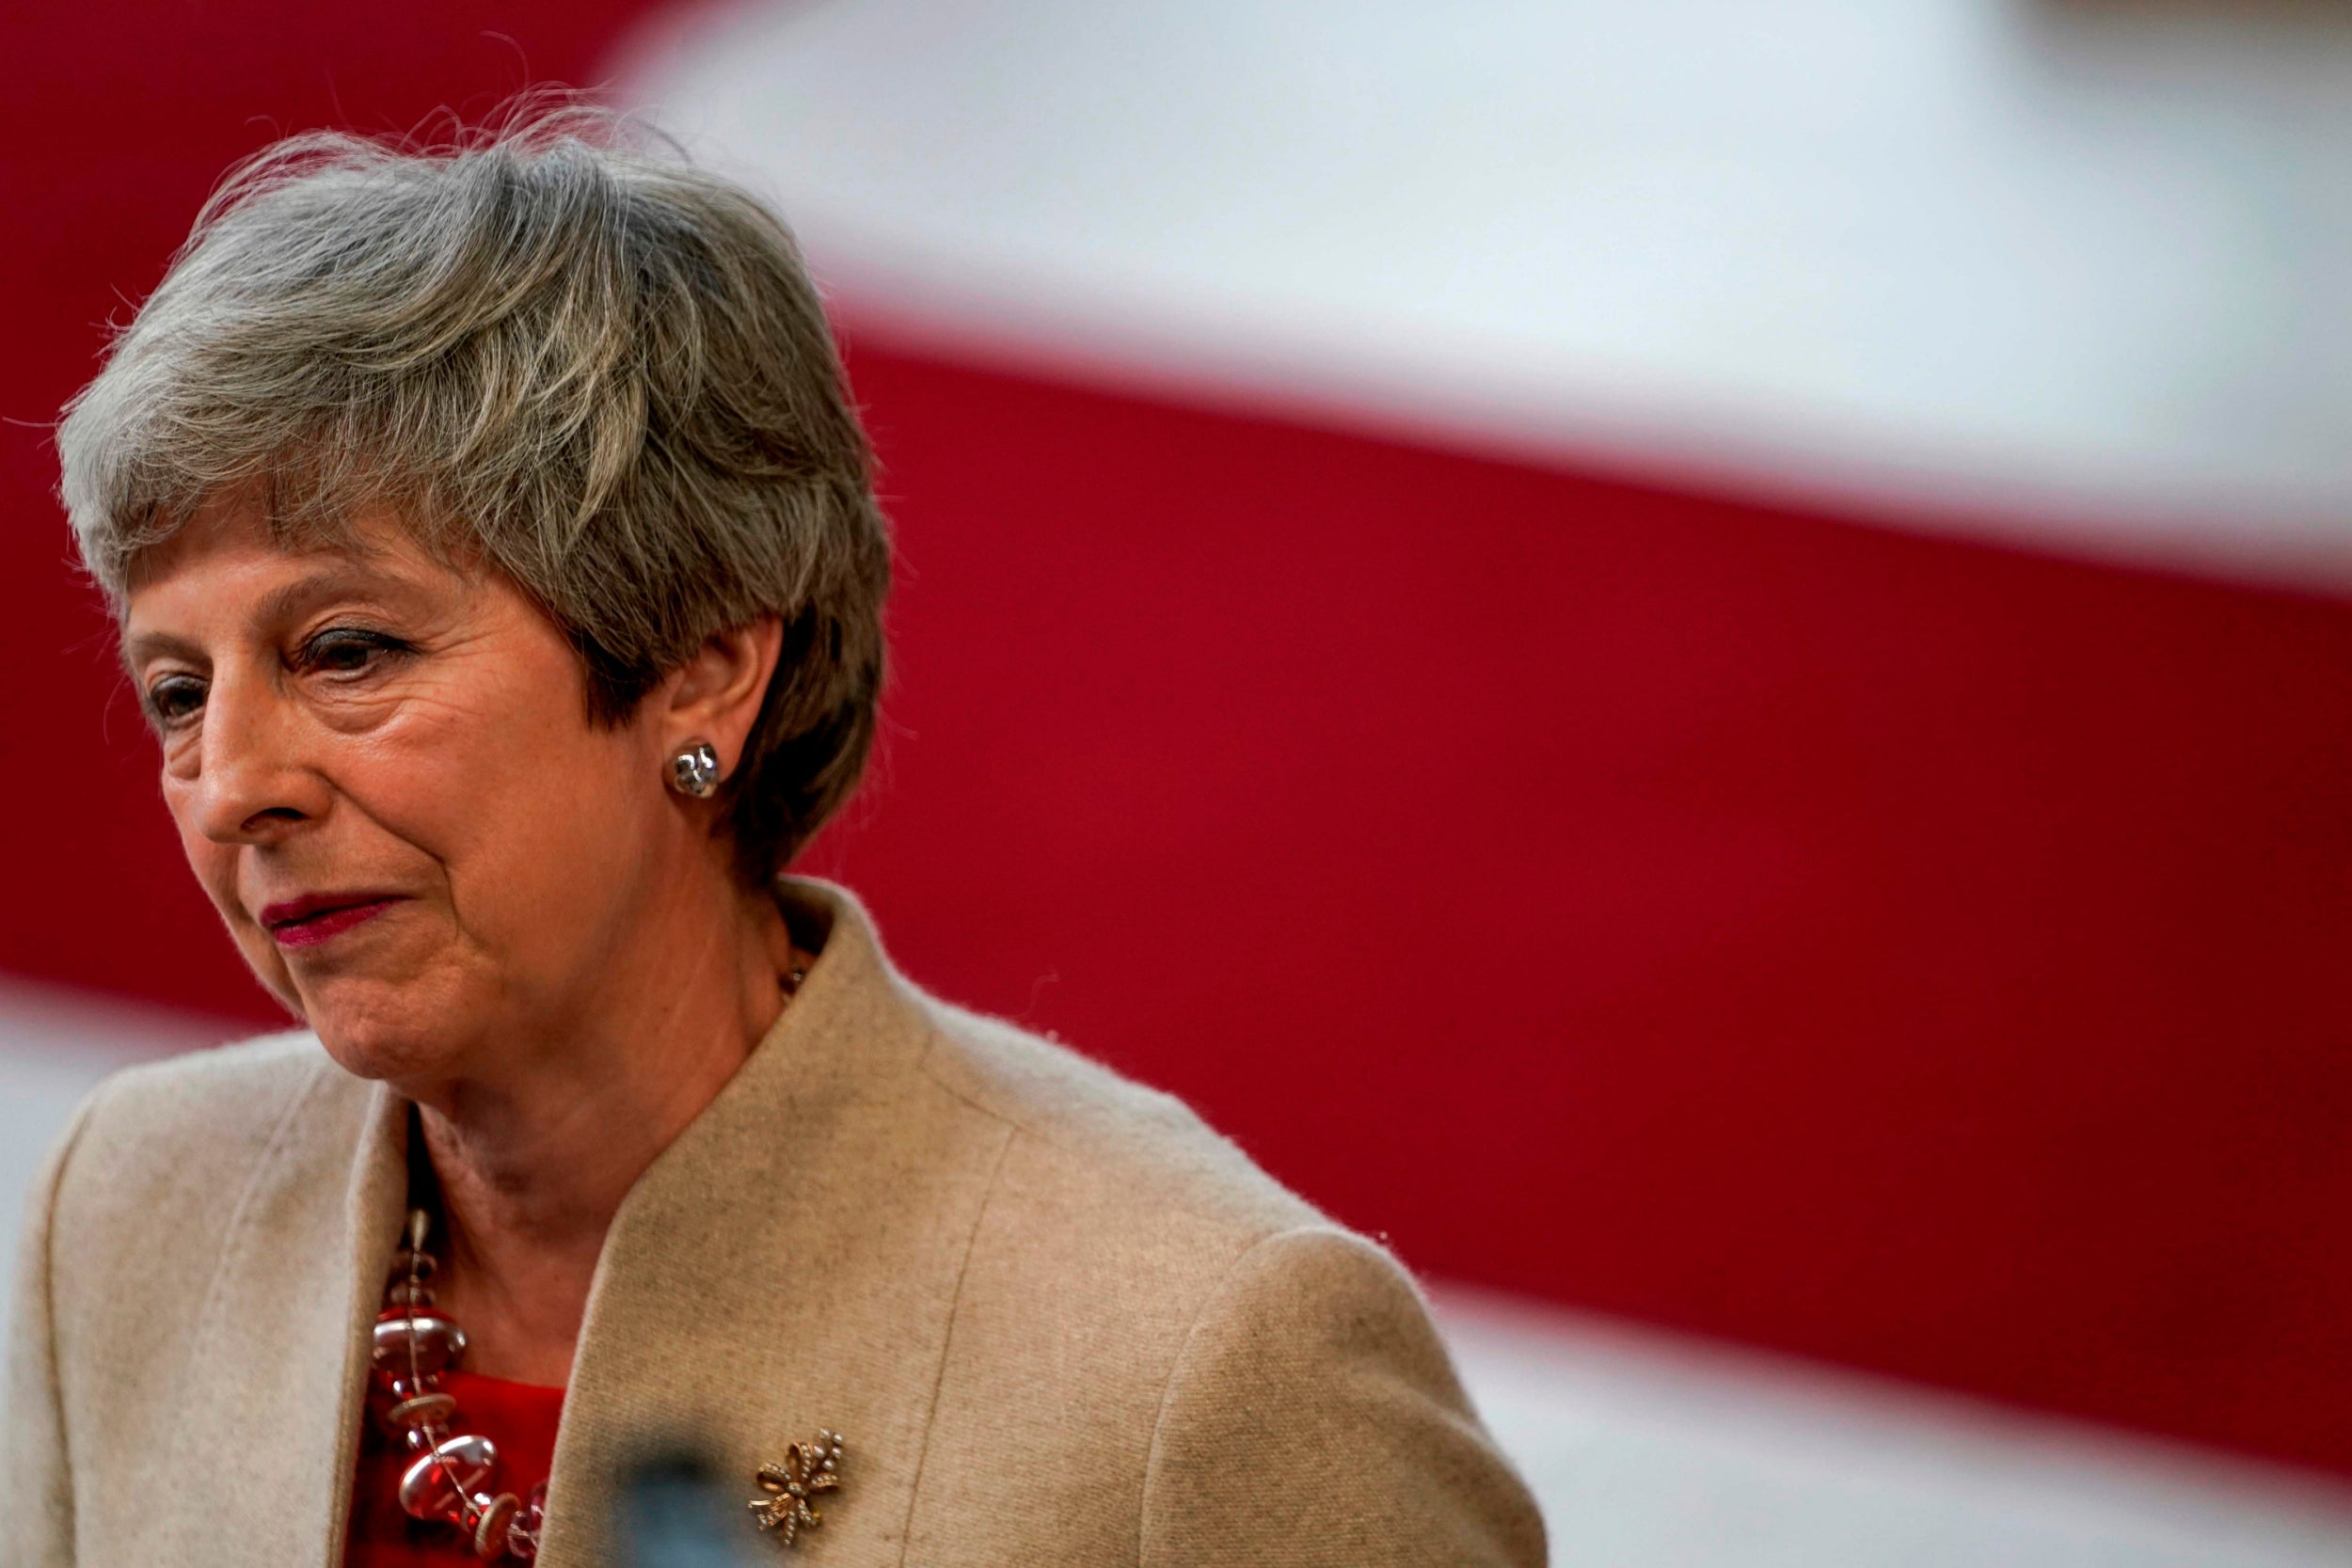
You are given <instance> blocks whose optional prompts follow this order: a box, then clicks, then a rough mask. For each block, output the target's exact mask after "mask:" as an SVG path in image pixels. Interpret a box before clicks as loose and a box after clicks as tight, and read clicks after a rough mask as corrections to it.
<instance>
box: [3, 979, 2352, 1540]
mask: <svg viewBox="0 0 2352 1568" xmlns="http://www.w3.org/2000/svg"><path fill="white" fill-rule="evenodd" d="M222 1035H223V1028H222V1026H220V1025H217V1024H212V1023H208V1022H205V1021H203V1020H199V1019H190V1018H186V1017H183V1016H180V1015H175V1014H171V1013H167V1012H162V1011H158V1010H154V1009H149V1008H142V1007H135V1006H126V1005H123V1004H119V1003H115V1002H109V1001H104V1000H101V999H98V998H94V997H87V996H83V995H78V994H75V993H71V992H64V991H58V990H47V989H43V988H40V987H36V986H33V985H30V984H28V983H24V982H19V981H8V982H5V983H0V1209H4V1210H5V1212H6V1213H7V1214H8V1215H9V1216H10V1218H9V1221H8V1224H9V1225H10V1226H11V1227H12V1226H13V1224H14V1216H15V1215H16V1214H17V1213H18V1212H20V1210H21V1209H22V1207H23V1203H24V1194H25V1189H26V1187H27V1185H28V1184H29V1183H30V1181H31V1180H32V1178H33V1175H34V1173H35V1171H36V1170H37V1169H38V1167H39V1164H40V1158H41V1154H42V1151H43V1150H44V1149H45V1148H47V1146H48V1144H49V1142H50V1140H51V1139H52V1138H53V1137H55V1136H56V1133H57V1132H58V1131H59V1130H60V1129H61V1128H62V1127H63V1126H64V1124H65V1121H66V1118H67V1117H68V1116H70V1115H71V1113H72V1107H73V1105H74V1104H75V1103H76V1102H77V1101H79V1100H80V1099H81V1097H82V1096H83V1095H84V1094H86V1093H87V1092H88V1090H89V1088H90V1086H91V1085H94V1084H95V1083H96V1082H97V1081H98V1079H99V1078H100V1077H102V1076H103V1074H104V1073H106V1072H107V1071H108V1070H110V1069H113V1068H115V1067H117V1066H120V1065H124V1064H127V1063H130V1062H134V1061H138V1060H143V1059H147V1058H151V1057H153V1056H156V1055H159V1054H162V1053H167V1052H170V1051H175V1050H183V1049H187V1048H190V1047H192V1046H197V1045H201V1044H207V1043H212V1042H215V1041H217V1040H218V1039H219V1038H221V1037H222ZM14 1251H15V1249H14V1247H13V1245H10V1246H8V1248H6V1250H5V1252H4V1253H0V1286H6V1285H7V1284H8V1281H9V1280H10V1279H11V1278H12V1275H13V1267H14ZM7 1299H9V1297H8V1296H7V1295H5V1294H0V1300H7ZM1438 1316H1439V1320H1440V1322H1441V1323H1443V1325H1444V1327H1445V1330H1446V1334H1447V1337H1448V1338H1449V1339H1450V1340H1451V1342H1452V1343H1453V1345H1454V1353H1455V1354H1456V1356H1457V1357H1458V1359H1459V1361H1460V1364H1461V1368H1462V1373H1463V1379H1464V1381H1465V1382H1466V1383H1467V1384H1468V1385H1469V1386H1470V1393H1471V1397H1472V1398H1473V1399H1474V1400H1476V1402H1477V1403H1478V1406H1479V1408H1480V1410H1481V1411H1482V1412H1483V1413H1484V1414H1485V1416H1486V1420H1487V1422H1488V1423H1489V1424H1490V1425H1491V1426H1492V1427H1493V1429H1494V1432H1495V1434H1496V1436H1497V1437H1498V1438H1500V1439H1501V1441H1502V1444H1503V1446H1504V1448H1506V1449H1508V1450H1510V1452H1511V1453H1512V1455H1513V1456H1514V1458H1516V1459H1517V1461H1518V1464H1519V1465H1520V1467H1521V1469H1522V1470H1523V1471H1524V1473H1525V1474H1526V1476H1527V1478H1528V1480H1529V1481H1530V1482H1531V1483H1532V1484H1533V1485H1534V1489H1535V1492H1536V1496H1537V1497H1538V1499H1539V1500H1540V1501H1541V1503H1542V1505H1543V1509H1544V1513H1545V1517H1546V1519H1547V1521H1548V1522H1549V1526H1550V1529H1551V1535H1552V1558H1553V1560H1554V1561H1555V1562H1557V1563H1559V1564H1561V1565H1562V1568H1586V1565H1592V1568H1619V1565H1622V1568H1846V1565H1849V1564H1851V1565H1852V1568H1864V1565H1866V1564H1867V1565H1869V1568H1881V1565H1883V1564H1887V1563H1902V1564H1904V1565H1906V1568H1963V1565H1966V1568H1977V1565H1985V1568H2108V1565H2112V1568H2126V1565H2129V1568H2322V1565H2327V1568H2342V1565H2343V1564H2344V1563H2345V1562H2347V1561H2352V1493H2347V1492H2344V1491H2339V1490H2337V1489H2334V1488H2331V1487H2328V1486H2326V1485H2324V1484H2321V1483H2318V1482H2307V1481H2301V1480H2299V1479H2297V1478H2291V1477H2288V1476H2286V1475H2284V1474H2282V1473H2280V1472H2278V1471H2274V1470H2271V1469H2269V1468H2266V1467H2264V1466H2260V1465H2250V1464H2245V1463H2240V1462H2236V1461H2232V1460H2228V1459H2224V1458H2220V1457H2218V1456H2215V1455H2211V1454H2207V1453H2202V1452H2198V1451H2194V1450H2190V1449H2183V1448H2178V1447H2173V1446H2168V1445H2164V1444H2158V1443H2153V1442H2144V1441H2140V1440H2137V1439H2134V1438H2129V1437H2123V1436H2120V1435H2116V1434H2112V1433H2105V1432H2101V1431H2096V1430H2092V1429H2087V1428H2083V1427H2080V1426H2076V1425H2073V1424H2070V1423H2064V1422H2058V1421H2052V1420H2048V1419H2045V1418H2039V1417H2035V1416H2031V1415H2026V1414H2023V1413H2015V1412H2010V1411H2007V1410H2003V1409H1998V1408H1995V1407H1992V1406H1989V1405H1983V1404H1979V1403H1976V1402H1968V1401H1963V1400H1958V1399H1952V1398H1948V1397H1945V1396H1940V1395H1934V1394H1928V1393H1922V1392H1918V1391H1915V1390H1912V1389H1910V1388H1907V1387H1904V1386H1899V1385H1894V1384H1890V1383H1886V1382H1883V1381H1881V1380H1877V1379H1872V1378H1867V1377H1863V1376H1859V1375H1855V1374H1850V1373H1843V1372H1836V1371H1831V1370H1820V1369H1815V1368H1810V1367H1801V1366H1794V1365H1791V1364H1788V1363H1785V1362H1782V1361H1779V1360H1777V1359H1775V1358H1772V1357H1770V1356H1764V1355H1759V1354H1755V1353H1752V1352H1747V1351H1740V1350H1735V1349H1730V1348H1726V1347H1718V1346H1713V1345H1708V1344H1703V1343H1699V1342H1695V1341H1691V1340H1685V1339H1680V1338H1675V1337H1672V1336H1668V1335H1663V1334H1659V1333H1656V1332H1653V1331H1650V1330H1646V1329H1641V1328H1637V1327H1632V1326H1629V1325H1625V1324H1619V1323H1611V1322H1608V1321H1605V1320H1599V1319H1594V1318H1588V1317H1584V1316H1581V1315H1578V1314H1573V1313H1568V1312H1563V1311H1559V1310H1556V1309H1553V1308H1550V1307H1537V1306H1532V1305H1529V1304H1525V1303H1518V1302H1512V1301H1507V1300H1503V1299H1501V1298H1497V1297H1494V1296H1490V1295H1486V1294H1484V1293H1481V1292H1477V1291H1467V1290H1461V1289H1451V1288H1449V1289H1441V1290H1440V1291H1438Z"/></svg>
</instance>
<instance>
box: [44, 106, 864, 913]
mask: <svg viewBox="0 0 2352 1568" xmlns="http://www.w3.org/2000/svg"><path fill="white" fill-rule="evenodd" d="M57 448H58V452H59V455H60V458H61V459H62V467H63V480H62V483H61V484H60V487H59V493H60V497H61V499H63V501H64V503H65V507H66V510H67V513H68V515H70V516H71V518H72V524H73V531H74V535H75V538H76V540H77V542H78V544H79V546H80V548H81V553H82V559H83V562H84V563H85V564H86V566H87V569H88V570H89V572H90V574H91V575H92V576H93V577H94V578H96V579H97V580H98V582H99V584H100V586H101V587H102V588H103V590H104V591H105V593H106V594H107V595H108V597H109V599H110V601H111V602H112V603H113V604H114V605H115V606H116V607H117V610H118V612H119V609H120V606H121V603H122V599H123V595H124V594H125V593H126V592H127V590H128V589H129V587H130V586H131V585H132V584H133V583H134V582H135V579H136V571H137V565H138V561H139V557H140V555H141V552H143V551H145V550H147V549H148V548H150V547H151V546H154V545H156V544H158V543H160V542H161V541H162V540H164V539H166V538H167V537H169V536H170V534H171V533H172V532H173V531H175V530H177V529H178V528H179V527H181V526H182V525H183V523H184V522H185V521H186V520H187V519H188V517H189V516H190V515H192V514H193V513H194V512H195V511H196V510H197V509H198V508H199V506H200V505H202V504H203V503H204V502H206V501H207V500H209V499H214V498H216V497H222V496H233V495H238V494H251V495H253V496H255V497H257V498H258V499H260V500H261V502H262V504H263V505H264V507H265V508H266V514H267V515H268V517H269V519H270V524H271V527H272V528H273V530H275V531H277V532H278V535H279V537H281V538H282V539H286V540H288V541H289V542H292V541H294V540H296V539H300V540H304V541H319V542H325V543H329V544H331V543H334V542H335V541H336V540H337V538H338V537H339V535H341V536H343V537H347V536H348V535H347V533H344V532H343V531H345V530H347V529H348V526H349V519H350V518H351V516H352V515H353V509H354V508H355V507H356V506H358V505H360V504H366V503H387V502H389V503H390V504H391V505H392V506H393V508H394V509H395V510H396V512H397V515H399V516H400V517H401V518H402V519H403V521H404V522H405V524H406V525H407V526H408V527H409V528H411V529H412V530H414V531H416V532H417V534H418V536H419V537H420V538H421V540H422V541H423V542H424V543H425V544H426V545H427V546H429V547H430V548H432V549H434V550H435V551H436V553H437V554H439V555H441V556H442V558H443V559H459V560H476V561H484V562H487V563H488V564H490V565H491V566H493V567H495V568H496V569H498V570H500V571H501V572H503V573H505V574H506V575H507V576H508V577H509V578H512V580H514V581H515V582H516V583H517V584H518V585H520V587H521V588H522V590H523V591H524V592H525V593H526V594H529V595H530V596H531V597H532V599H534V600H535V601H536V602H537V603H538V605H539V606H540V607H541V608H542V610H544V611H545V612H546V613H547V614H548V616H549V617H550V618H551V619H552V620H553V621H554V622H555V623H556V624H557V625H558V626H561V627H562V628H563V629H564V632H565V633H566V634H567V635H568V636H569V638H570V639H571V641H572V643H573V645H574V646H575V647H576V648H577V649H578V650H579V652H580V657H581V659H582V661H583V664H584V667H585V671H586V675H587V686H588V694H589V713H590V717H591V719H592V720H594V721H599V722H604V723H618V722H620V721H623V720H624V719H626V718H627V717H628V714H630V713H631V712H633V711H634V710H635V708H636V706H637V705H638V704H639V703H640V702H641V701H642V700H643V698H644V695H645V693H646V692H647V691H648V690H650V689H652V687H653V686H654V685H655V683H656V682H658V681H659V680H660V678H661V677H662V675H663V674H665V673H668V672H669V671H672V670H675V669H676V668H677V667H678V666H679V665H680V664H682V663H683V662H684V661H685V660H686V658H687V657H689V656H690V655H691V654H692V653H693V652H694V651H695V650H696V649H697V648H699V647H700V646H701V645H702V644H703V642H704V641H706V640H707V638H709V637H710V636H711V635H713V634H714V633H716V632H719V631H722V630H723V629H726V628H728V627H732V626H742V625H745V624H747V623H749V622H752V621H754V620H756V619H757V618H759V617H760V616H762V615H764V614H768V613H771V612H772V613H774V614H777V615H779V616H781V617H782V619H783V622H784V626H785V638H784V653H783V657H782V661H781V663H780V664H779V666H778V668H777V672H776V676H775V679H774V680H773V682H772V683H771V686H770V689H769V691H768V694H767V698H766V703H765V706H764V707H763V708H762V710H761V712H760V716H759V719H758V721H757V723H756V725H755V728H754V731H753V734H752V736H751V740H750V743H749V745H748V746H747V748H746V751H745V754H744V756H743V758H742V760H741V762H740V763H739V766H738V768H737V769H736V771H735V773H734V774H733V776H732V777H731V778H730V779H729V781H728V783H727V785H726V788H727V791H728V794H727V795H726V796H725V797H724V798H723V802H724V804H725V806H726V811H725V814H724V815H725V819H726V826H727V829H728V832H730V834H731V836H732V837H733V840H734V843H735V847H736V854H737V859H738V863H739V869H740V871H741V872H742V874H743V876H744V877H745V879H747V880H749V881H753V882H757V881H762V880H765V879H767V878H769V877H771V876H772V875H773V874H774V873H776V872H777V871H779V870H781V869H782V868H783V866H784V865H785V864H786V863H787V862H788V861H789V860H790V859H791V857H792V855H793V854H794V853H795V852H796V851H797V850H798V849H799V848H800V847H802V846H803V844H805V843H806V842H807V840H808V838H809V836H810V835H811V834H813V833H814V832H816V830H817V829H818V826H819V825H821V824H822V823H823V821H824V820H825V819H826V817H827V816H830V815H831V814H832V813H833V812H834V810H835V809H836V808H837V807H838V806H839V805H840V804H841V803H842V801H844V800H847V799H848V797H849V795H850V792H851V791H852V790H853V789H854V788H855V787H856V784H857V781H858V777H859V775H860V773H861V772H862V771H863V769H864V767H865V764H866V756H867V753H868V752H869V751H870V749H871V747H872V743H873V736H874V731H875V725H876V721H877V720H876V705H877V702H878V700H879V697H880V693H881V687H882V658H883V633H882V601H883V598H884V597H885V595H886V594H887V593H888V591H889V583H890V546H889V540H888V535H887V531H886V528H885V525H884V522H883V519H882V513H881V510H880V508H879V506H878V505H877V504H876V501H875V499H874V491H873V466H872V459H871V456H870V453H869V450H868V448H867V445H866V436H865V433H864V432H863V431H862V430H861V428H860V427H859V423H858V420H857V416H856V413H855V411H854V410H853V408H852V406H851V404H850V399H849V394H848V389H847V387H846V384H845V380H844V377H843V373H842V369H841V364H840V359H839V356H838V353H837V351H836V348H835V345H834V340H833V336H832V333H831V332H830V330H829V329H828V327H827V325H826V322H825V317H824V311H823V308H822V305H821V302H820V301H819V299H818V293H817V291H816V289H815V287H814V285H813V284H812V283H811V282H810V280H809V277H808V275H807V272H806V270H805V268H804V267H803V264H802V262H801V260H800V255H799V252H798V250H797V248H796V247H795V245H794V244H793V242H792V239H791V236H790V235H789V233H787V230H785V228H784V226H783V224H782V223H781V222H780V221H778V220H777V218H776V217H775V216H774V215H773V214H771V213H770V212H769V211H768V210H767V209H766V208H764V207H762V206H761V205H760V203H759V202H758V201H757V200H755V198H752V197H751V196H750V195H749V194H748V193H746V192H745V191H743V190H741V189H739V187H737V186H735V185H733V184H731V183H729V182H726V181H724V180H722V179H719V178H717V177H715V176H713V175H711V174H708V173H706V172H702V171H699V170H696V169H694V168H692V167H690V166H687V165H686V164H685V163H684V162H683V161H682V160H681V159H678V158H676V157H675V156H672V155H669V154H667V153H666V152H664V151H663V150H660V148H659V147H657V146H654V145H653V144H651V143H650V142H649V141H648V140H647V139H646V138H644V136H642V135H635V134H633V133H631V132H630V131H629V130H628V127H627V125H626V122H625V121H623V120H621V119H618V118H617V117H615V116H613V115H612V114H610V113H608V112H605V111H600V110H594V109H586V108H580V107H568V108H558V109H556V110H554V111H551V112H549V111H546V110H542V111H539V112H536V113H534V114H529V115H523V116H519V117H516V118H515V119H511V120H510V121H509V123H507V124H505V125H504V126H502V127H501V128H498V129H495V130H490V131H482V132H474V133H467V134H462V135H457V136H455V137H453V138H451V139H448V140H445V141H443V142H441V143H439V144H437V145H432V146H421V145H417V144H413V143H407V144H400V143H388V142H379V141H373V140H368V139H364V138H361V137H357V136H351V135H340V134H328V133H320V134H312V135H301V136H296V137H294V138H291V139H289V140H287V141H284V142H281V143H279V144H278V145H277V146H275V147H272V148H270V149H268V150H265V151H264V152H262V153H261V154H260V155H258V156H257V157H255V158H253V159H252V160H250V161H248V162H247V163H246V164H245V165H243V166H240V167H239V168H237V169H236V170H234V171H233V172H232V173H231V174H230V177H229V178H228V180H227V181H226V182H224V183H223V184H222V186H221V188H220V189H219V190H218V191H217V192H216V193H215V195H214V196H213V198H212V199H211V200H210V201H209V202H207V203H206V204H205V206H204V208H203V210H202V212H201V213H200V214H199V215H198V217H197V220H196V226H195V229H194V231H193V232H192V233H191V234H190V235H189V238H188V241H187V243H186V244H185V245H183V247H182V248H181V250H180V252H179V253H178V255H177V256H176V257H175V258H174V260H173V261H172V263H171V267H170V270H169V272H168V273H167V276H166V277H165V278H164V280H163V282H162V284H161V285H159V286H158V287H157V288H156V290H155V292H154V293H153V294H152V295H151V296H150V297H149V299H148V301H147V303H146V304H145V305H144V306H143V307H142V308H141V309H139V311H138V313H137V315H136V316H135V319H134V320H133V321H132V322H131V323H130V325H128V326H127V327H125V328H123V329H122V330H121V331H120V332H119V334H118V335H117V337H116V339H115V341H114V343H113V346H112V348H111V350H110V351H109V354H108V356H107V359H106V362H105V364H104V367H103V370H102V371H101V372H100V373H99V374H98V376H97V378H96V379H95V380H93V381H92V382H91V383H90V384H89V386H87V388H84V389H83V390H82V392H81V393H80V394H79V395H78V396H76V397H75V398H74V400H73V401H72V404H69V405H68V407H67V411H66V416H65V419H64V420H63V421H62V423H61V424H60V426H59V428H58V432H57Z"/></svg>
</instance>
